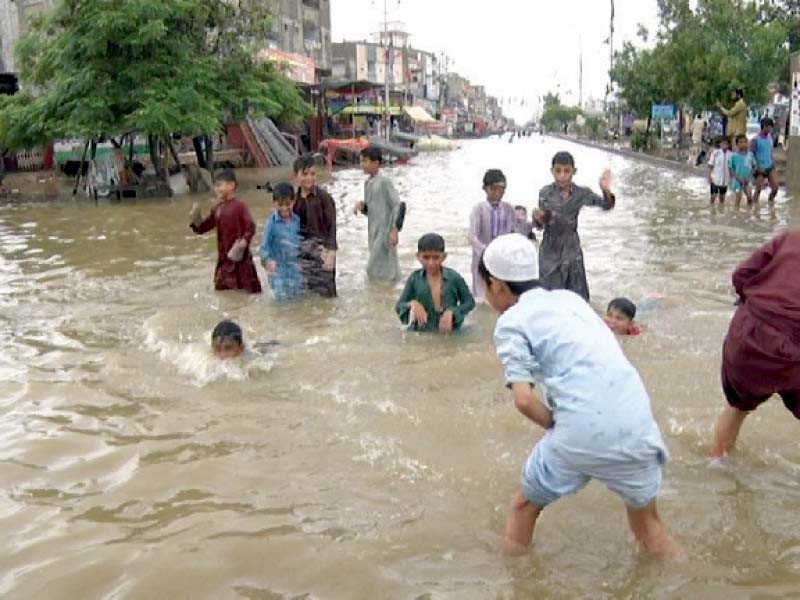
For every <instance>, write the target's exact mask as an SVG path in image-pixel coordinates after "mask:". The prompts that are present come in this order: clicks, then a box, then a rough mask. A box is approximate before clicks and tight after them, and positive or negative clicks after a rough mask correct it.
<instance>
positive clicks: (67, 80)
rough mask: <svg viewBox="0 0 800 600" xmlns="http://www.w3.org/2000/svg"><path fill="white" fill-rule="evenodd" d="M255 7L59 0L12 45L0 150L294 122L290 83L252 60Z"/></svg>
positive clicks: (205, 1)
mask: <svg viewBox="0 0 800 600" xmlns="http://www.w3.org/2000/svg"><path fill="white" fill-rule="evenodd" d="M265 4H266V3H263V2H259V1H258V0H238V2H228V1H226V0H169V1H165V0H136V1H135V2H129V1H122V2H120V1H119V0H63V1H62V2H61V3H60V4H59V6H58V8H56V9H55V10H54V11H53V12H51V13H47V14H44V15H42V16H40V17H39V18H38V19H37V20H35V21H34V22H33V23H32V26H31V29H30V32H29V34H28V35H27V36H26V37H25V38H24V39H22V40H21V41H20V42H19V44H18V46H17V54H18V57H19V61H20V65H21V69H20V71H21V76H22V81H23V87H24V89H23V91H22V92H21V93H19V94H17V95H16V96H11V97H6V98H3V99H2V100H0V146H5V147H7V148H11V149H17V148H25V147H32V146H34V145H38V144H41V143H43V142H46V141H49V140H52V139H58V138H67V137H82V138H96V137H100V136H104V135H105V136H109V135H121V134H124V133H127V132H132V131H137V132H142V133H152V134H157V135H168V134H171V133H182V134H189V135H200V134H211V133H214V132H218V131H221V130H222V128H223V125H224V121H225V120H226V119H227V118H230V117H232V118H234V119H239V118H243V117H244V116H245V115H247V114H249V113H252V114H254V115H267V116H270V117H273V118H278V119H283V120H285V121H290V122H291V121H297V120H299V119H300V118H302V116H304V115H306V114H309V113H310V107H309V106H308V105H307V104H306V103H305V102H304V101H303V99H302V96H301V95H300V93H299V91H298V89H297V87H296V86H295V84H294V83H293V82H291V81H290V80H288V79H286V78H285V77H284V76H283V75H282V74H281V73H280V72H279V70H278V67H276V65H275V64H274V63H268V62H261V61H259V60H257V58H256V55H257V52H258V50H259V49H261V47H262V41H263V40H264V39H266V36H267V33H268V31H269V23H270V20H269V14H268V12H267V9H266V8H265Z"/></svg>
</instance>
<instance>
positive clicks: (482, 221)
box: [469, 169, 518, 300]
mask: <svg viewBox="0 0 800 600" xmlns="http://www.w3.org/2000/svg"><path fill="white" fill-rule="evenodd" d="M506 185H507V184H506V176H505V175H504V174H503V172H502V171H501V170H500V169H489V170H488V171H486V173H485V174H484V176H483V191H484V193H485V194H486V199H485V200H482V201H481V202H478V204H476V205H475V206H474V207H473V208H472V213H471V214H470V217H469V243H470V245H471V246H472V293H473V295H474V296H475V298H476V299H480V300H482V299H483V294H484V290H485V287H484V284H483V278H482V277H481V276H480V274H479V273H478V263H479V262H480V260H481V255H482V254H483V251H484V250H485V249H486V246H488V245H489V242H491V241H492V240H493V239H495V238H496V237H498V236H501V235H504V234H506V233H513V232H515V231H517V227H518V225H517V216H516V214H515V212H514V207H513V206H512V205H511V204H509V203H508V202H503V196H505V193H506Z"/></svg>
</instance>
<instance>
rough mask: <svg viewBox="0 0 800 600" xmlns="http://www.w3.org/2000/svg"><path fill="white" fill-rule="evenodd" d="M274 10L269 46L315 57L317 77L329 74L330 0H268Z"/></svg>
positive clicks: (269, 47)
mask: <svg viewBox="0 0 800 600" xmlns="http://www.w3.org/2000/svg"><path fill="white" fill-rule="evenodd" d="M267 2H268V5H269V8H270V11H271V12H272V14H273V21H272V33H271V35H270V36H269V38H268V40H267V46H268V49H272V50H280V51H281V52H284V53H287V54H298V55H300V56H305V57H308V58H310V59H312V60H313V61H314V64H315V70H316V74H317V81H319V80H320V79H321V78H322V77H327V76H329V75H330V74H331V0H267Z"/></svg>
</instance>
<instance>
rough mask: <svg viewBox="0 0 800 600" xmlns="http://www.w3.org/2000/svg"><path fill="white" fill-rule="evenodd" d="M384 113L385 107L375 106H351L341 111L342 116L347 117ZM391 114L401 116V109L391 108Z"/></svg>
mask: <svg viewBox="0 0 800 600" xmlns="http://www.w3.org/2000/svg"><path fill="white" fill-rule="evenodd" d="M383 113H384V110H383V106H380V105H378V106H374V105H356V106H353V105H352V104H351V105H349V106H345V107H344V108H343V109H342V110H341V111H340V114H345V115H382V114H383ZM389 114H390V115H392V116H393V117H395V116H397V115H399V114H400V108H399V107H397V106H391V107H389Z"/></svg>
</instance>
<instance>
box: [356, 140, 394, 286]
mask: <svg viewBox="0 0 800 600" xmlns="http://www.w3.org/2000/svg"><path fill="white" fill-rule="evenodd" d="M382 162H383V154H382V153H381V150H380V148H373V147H369V148H365V149H364V150H362V151H361V169H362V170H363V171H364V173H366V174H367V175H369V179H368V180H367V182H366V183H365V184H364V201H363V202H359V203H358V204H356V214H358V213H361V214H364V215H367V229H368V236H369V259H368V261H367V277H369V279H371V280H373V281H395V280H397V279H399V278H400V261H399V260H398V258H397V243H398V239H399V233H400V228H401V226H402V223H401V222H400V221H401V216H400V215H401V212H402V210H403V209H402V208H401V205H402V203H401V202H400V199H399V198H398V196H397V191H396V190H395V189H394V185H392V182H391V181H389V180H388V179H387V178H386V177H384V176H383V175H381V174H380V170H381V163H382Z"/></svg>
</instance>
